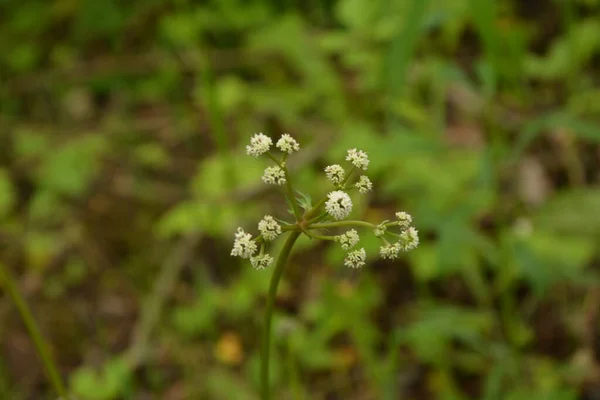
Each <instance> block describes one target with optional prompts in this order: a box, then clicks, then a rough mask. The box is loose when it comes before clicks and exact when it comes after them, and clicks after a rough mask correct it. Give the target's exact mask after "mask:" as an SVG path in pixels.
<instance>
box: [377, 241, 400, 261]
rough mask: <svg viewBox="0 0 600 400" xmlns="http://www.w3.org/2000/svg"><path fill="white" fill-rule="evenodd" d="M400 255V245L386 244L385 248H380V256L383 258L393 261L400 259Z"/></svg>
mask: <svg viewBox="0 0 600 400" xmlns="http://www.w3.org/2000/svg"><path fill="white" fill-rule="evenodd" d="M398 253H400V246H398V244H397V243H396V244H386V245H385V246H381V247H380V248H379V254H380V255H381V258H384V259H390V260H393V259H395V258H398Z"/></svg>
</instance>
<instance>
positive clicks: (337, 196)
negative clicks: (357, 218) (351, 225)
mask: <svg viewBox="0 0 600 400" xmlns="http://www.w3.org/2000/svg"><path fill="white" fill-rule="evenodd" d="M327 197H328V198H329V200H327V202H326V203H325V211H327V213H328V214H329V215H331V216H332V217H333V218H335V219H337V220H340V219H344V218H346V217H347V216H348V214H350V212H351V211H352V200H350V196H348V194H347V193H346V192H342V191H341V190H335V191H333V192H331V193H329V194H328V195H327Z"/></svg>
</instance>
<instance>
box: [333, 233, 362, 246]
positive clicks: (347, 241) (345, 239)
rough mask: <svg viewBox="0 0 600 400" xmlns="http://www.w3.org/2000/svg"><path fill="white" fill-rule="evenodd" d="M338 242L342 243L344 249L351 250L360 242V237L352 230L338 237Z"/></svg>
mask: <svg viewBox="0 0 600 400" xmlns="http://www.w3.org/2000/svg"><path fill="white" fill-rule="evenodd" d="M336 240H337V241H338V242H340V244H341V245H342V249H344V250H350V249H351V248H353V247H354V246H356V244H357V243H358V241H359V240H360V237H359V236H358V232H356V230H355V229H350V230H349V231H347V232H346V233H344V234H342V235H338V236H337V237H336Z"/></svg>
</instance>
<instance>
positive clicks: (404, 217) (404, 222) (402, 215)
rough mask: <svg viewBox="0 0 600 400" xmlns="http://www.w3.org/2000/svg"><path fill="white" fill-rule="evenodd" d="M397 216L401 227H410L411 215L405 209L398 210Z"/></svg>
mask: <svg viewBox="0 0 600 400" xmlns="http://www.w3.org/2000/svg"><path fill="white" fill-rule="evenodd" d="M396 218H397V219H398V226H399V227H401V228H408V227H409V226H410V224H411V223H412V217H411V215H410V214H409V213H407V212H404V211H398V212H397V213H396Z"/></svg>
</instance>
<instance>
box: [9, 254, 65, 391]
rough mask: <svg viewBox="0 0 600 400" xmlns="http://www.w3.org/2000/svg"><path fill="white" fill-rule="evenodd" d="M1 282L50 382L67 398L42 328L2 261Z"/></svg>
mask: <svg viewBox="0 0 600 400" xmlns="http://www.w3.org/2000/svg"><path fill="white" fill-rule="evenodd" d="M0 283H1V284H2V285H3V286H4V289H5V291H6V293H7V294H8V296H9V297H10V298H11V300H12V301H13V303H14V304H15V307H17V311H18V312H19V314H20V315H21V318H22V319H23V323H24V324H25V327H26V328H27V331H28V332H29V336H30V337H31V339H32V340H33V343H34V345H35V349H36V350H37V353H38V356H39V357H40V359H41V361H42V363H43V364H44V367H45V368H46V373H47V374H48V378H49V379H50V383H51V384H52V386H53V387H54V390H55V391H56V394H57V395H58V396H59V397H60V398H63V399H66V398H67V391H66V389H65V385H64V384H63V382H62V378H61V377H60V374H59V373H58V369H57V368H56V363H55V362H54V360H53V359H52V356H51V355H50V352H49V351H48V346H47V345H46V342H45V341H44V338H43V337H42V334H41V332H40V329H39V328H38V325H37V323H36V322H35V318H34V317H33V314H32V313H31V310H30V309H29V307H28V306H27V303H26V302H25V299H24V298H23V296H22V295H21V292H19V289H18V288H17V285H16V283H15V281H14V279H13V277H12V276H11V275H10V273H9V272H8V270H7V269H6V267H5V266H4V264H2V263H0Z"/></svg>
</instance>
